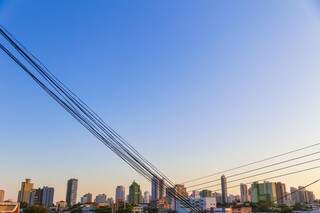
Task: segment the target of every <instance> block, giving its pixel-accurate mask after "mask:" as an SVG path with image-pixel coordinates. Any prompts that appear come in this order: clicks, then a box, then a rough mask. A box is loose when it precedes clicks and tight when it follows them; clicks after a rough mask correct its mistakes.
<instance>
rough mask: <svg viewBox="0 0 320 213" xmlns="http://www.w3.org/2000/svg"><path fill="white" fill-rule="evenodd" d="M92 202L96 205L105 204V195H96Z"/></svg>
mask: <svg viewBox="0 0 320 213" xmlns="http://www.w3.org/2000/svg"><path fill="white" fill-rule="evenodd" d="M94 202H96V203H97V204H101V203H107V195H105V194H98V195H97V196H96V199H95V200H94Z"/></svg>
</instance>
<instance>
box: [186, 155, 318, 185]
mask: <svg viewBox="0 0 320 213" xmlns="http://www.w3.org/2000/svg"><path fill="white" fill-rule="evenodd" d="M319 153H320V151H317V152H313V153H309V154H306V155H302V156H298V157H295V158H290V159H288V160H284V161H280V162H277V163H272V164H269V165H266V166H262V167H259V168H255V169H250V170H247V171H244V172H240V173H237V174H233V175H229V176H227V177H226V178H231V177H237V176H240V175H243V174H247V173H251V172H254V171H258V170H262V169H266V168H269V167H273V166H277V165H280V164H284V163H288V162H291V161H295V160H299V159H302V158H306V157H310V156H312V155H316V154H319ZM316 160H317V159H316ZM307 162H308V161H307ZM266 173H269V172H266ZM218 181H220V178H219V179H215V180H211V181H207V182H203V183H198V184H194V185H191V186H188V187H187V188H193V187H196V186H201V185H205V184H208V183H214V182H218Z"/></svg>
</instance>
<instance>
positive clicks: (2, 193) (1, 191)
mask: <svg viewBox="0 0 320 213" xmlns="http://www.w3.org/2000/svg"><path fill="white" fill-rule="evenodd" d="M3 201H4V190H0V203H1V202H3Z"/></svg>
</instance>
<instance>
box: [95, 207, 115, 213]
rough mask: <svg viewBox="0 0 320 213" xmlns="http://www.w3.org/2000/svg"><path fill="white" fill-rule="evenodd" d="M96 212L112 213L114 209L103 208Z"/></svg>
mask: <svg viewBox="0 0 320 213" xmlns="http://www.w3.org/2000/svg"><path fill="white" fill-rule="evenodd" d="M95 212H97V213H111V212H112V208H110V207H101V208H97V209H95Z"/></svg>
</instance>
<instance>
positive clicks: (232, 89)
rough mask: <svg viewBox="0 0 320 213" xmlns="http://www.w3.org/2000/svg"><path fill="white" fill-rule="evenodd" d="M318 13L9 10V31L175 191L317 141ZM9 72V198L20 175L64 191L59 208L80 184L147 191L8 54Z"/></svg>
mask: <svg viewBox="0 0 320 213" xmlns="http://www.w3.org/2000/svg"><path fill="white" fill-rule="evenodd" d="M319 8H320V7H319V5H317V3H316V2H314V1H263V2H261V1H259V2H257V1H241V2H240V1H238V2H231V1H95V2H93V1H90V4H89V2H88V1H77V3H76V4H75V3H74V2H72V1H68V2H66V1H60V2H56V1H55V2H48V1H46V2H44V1H15V0H14V1H4V0H0V14H1V15H0V23H1V25H3V26H5V27H6V28H7V29H8V30H9V31H11V33H13V34H14V35H15V36H16V38H18V40H20V41H21V42H22V43H23V44H24V45H25V46H26V47H27V48H28V49H29V50H31V51H32V52H33V53H34V54H35V55H37V56H38V57H39V58H40V59H41V60H42V61H43V62H44V63H45V64H46V65H47V66H48V67H49V69H50V70H51V71H52V72H53V73H54V74H55V75H56V76H57V77H59V78H60V79H61V80H62V81H63V82H65V83H66V84H67V85H69V87H70V88H71V89H72V90H73V91H75V92H76V93H77V94H78V95H79V96H80V97H82V98H83V99H84V100H85V101H86V102H87V103H88V104H89V105H90V106H91V107H92V108H94V109H95V110H96V111H97V112H98V113H99V114H100V115H101V116H102V117H103V118H104V120H105V121H107V122H108V123H109V124H110V125H111V126H112V127H113V128H115V129H116V130H117V131H118V132H119V133H120V134H121V135H123V136H124V137H125V138H127V139H128V141H129V142H130V143H131V144H132V145H134V146H135V147H136V148H137V149H138V150H139V151H140V152H141V153H142V154H144V155H145V156H146V157H147V158H148V159H149V160H150V161H152V162H153V163H154V164H156V165H157V166H158V167H159V168H160V169H161V170H162V171H164V172H165V173H166V174H167V175H168V176H169V177H172V179H174V180H175V181H177V182H179V181H184V180H188V179H192V178H194V177H198V176H202V175H206V174H208V173H212V172H214V171H217V170H220V169H223V168H229V167H232V166H234V165H239V164H242V163H244V162H250V161H253V160H257V159H260V158H263V157H266V156H270V155H273V154H275V153H282V152H284V151H286V150H291V149H294V148H297V147H301V146H304V145H307V144H311V143H313V142H315V140H316V139H317V138H319V137H320V134H319V127H320V111H319V109H320V101H319V91H320V90H319V89H320V74H319V68H320V60H319V54H320V39H319V38H320V28H319V21H320V19H319V18H320V16H319ZM0 67H1V72H0V97H1V102H0V103H1V104H0V116H1V120H2V122H1V123H0V130H1V131H0V147H1V154H0V161H1V162H5V163H1V164H0V170H1V171H7V173H6V174H8V175H4V177H3V176H2V177H1V180H0V188H4V189H6V191H7V192H8V193H7V194H8V198H12V199H15V198H16V196H17V190H18V188H19V184H20V182H21V181H22V180H23V179H24V178H25V177H30V178H32V179H33V180H34V182H35V183H36V185H37V186H42V185H50V186H54V187H56V200H58V199H64V196H65V186H66V180H67V179H68V178H71V177H76V178H78V179H79V194H84V193H86V192H92V193H94V194H97V193H103V192H105V193H106V194H107V195H108V196H114V189H115V187H116V185H118V184H123V185H126V186H127V185H128V184H129V183H130V182H131V181H132V180H133V179H136V180H137V181H138V182H139V183H141V185H142V186H143V189H144V190H145V189H149V185H148V184H147V183H146V182H145V181H144V180H143V179H142V178H141V177H139V175H136V174H135V173H134V172H133V171H132V170H131V169H130V168H129V167H128V166H127V165H125V164H124V163H123V162H122V161H120V160H119V159H118V158H117V157H116V156H115V155H114V154H113V153H112V152H111V151H109V150H107V149H105V148H104V147H103V146H102V145H101V144H99V143H97V141H96V139H94V138H93V137H92V136H91V135H89V134H88V133H87V132H86V130H84V129H83V128H82V127H81V126H80V125H79V124H77V123H76V121H74V120H73V119H72V118H71V117H70V116H69V115H67V114H66V113H65V112H64V111H63V110H62V109H60V107H59V106H58V105H57V104H56V103H54V102H53V101H52V100H50V99H49V97H47V95H46V94H45V93H43V92H42V91H41V90H40V89H39V88H38V87H37V86H36V85H35V84H34V83H33V82H32V81H31V80H30V79H28V77H27V76H26V75H25V74H24V73H23V72H21V70H20V69H19V68H18V67H17V66H16V65H14V64H13V63H12V62H11V61H10V60H9V59H8V58H7V57H6V56H5V55H4V54H0ZM301 177H302V176H296V177H293V178H287V179H282V181H285V182H288V184H295V183H297V181H296V180H297V178H298V179H299V178H300V179H301ZM315 177H316V173H315V172H312V173H309V174H308V175H307V177H305V178H304V181H302V180H301V182H299V184H300V185H302V184H304V183H306V182H307V181H311V180H313V178H315ZM294 180H295V181H294ZM314 190H318V191H319V192H320V187H319V186H315V188H314ZM318 194H319V195H320V193H318Z"/></svg>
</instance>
